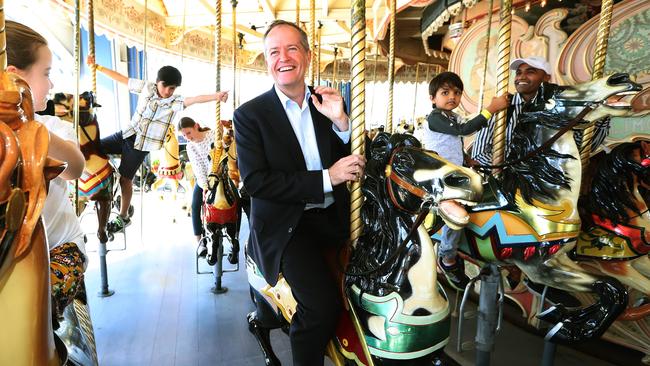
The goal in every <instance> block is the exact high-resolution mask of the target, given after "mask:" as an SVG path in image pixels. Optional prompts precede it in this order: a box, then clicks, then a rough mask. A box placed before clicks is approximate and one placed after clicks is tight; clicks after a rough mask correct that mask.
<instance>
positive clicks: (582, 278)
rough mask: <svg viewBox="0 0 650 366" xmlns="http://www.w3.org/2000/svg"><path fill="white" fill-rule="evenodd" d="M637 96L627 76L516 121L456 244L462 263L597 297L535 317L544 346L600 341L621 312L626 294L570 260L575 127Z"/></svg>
mask: <svg viewBox="0 0 650 366" xmlns="http://www.w3.org/2000/svg"><path fill="white" fill-rule="evenodd" d="M639 90H641V86H640V85H639V84H636V83H635V82H633V81H631V80H630V79H629V77H628V75H626V74H615V75H612V76H610V77H607V78H603V79H599V80H595V81H593V82H590V83H586V84H581V85H576V86H563V87H559V88H557V89H556V90H554V92H553V93H552V96H551V97H550V98H549V99H548V100H547V101H546V105H545V106H543V108H541V109H540V110H538V111H532V112H528V113H523V114H522V115H521V117H520V120H519V124H518V125H517V128H516V130H515V135H514V138H513V141H512V144H511V153H510V154H509V156H508V158H507V160H506V163H504V164H503V165H502V166H500V167H499V168H501V169H502V173H501V176H500V177H499V178H498V179H495V178H494V177H492V176H488V179H487V183H486V186H485V190H484V196H483V197H482V198H481V200H480V201H479V202H480V203H479V204H478V205H476V206H474V207H471V208H470V209H469V210H468V211H470V223H469V224H468V225H467V227H466V228H465V229H464V231H465V235H464V239H463V240H462V242H461V244H460V250H461V251H463V252H465V253H466V254H467V255H468V256H470V257H472V258H474V259H476V260H478V261H479V262H496V263H499V264H510V265H515V266H517V267H518V268H519V269H521V271H522V272H523V273H524V274H525V275H526V276H527V277H528V278H529V279H530V280H531V281H533V282H534V283H539V284H543V285H548V286H550V287H554V288H557V289H560V290H564V291H568V292H592V293H594V294H595V295H596V297H597V299H596V302H595V303H594V304H592V305H589V306H586V307H584V308H577V309H567V308H565V307H563V306H562V305H557V306H552V307H551V308H549V309H547V310H546V311H544V312H543V313H541V314H539V316H538V317H539V318H540V319H542V320H545V321H548V322H550V323H552V324H554V326H553V327H552V328H551V330H550V331H549V333H548V335H547V337H548V338H549V339H552V340H555V341H566V342H572V341H583V340H588V339H591V338H595V337H599V336H600V335H602V333H603V332H604V331H605V330H606V329H607V328H608V327H609V325H611V323H612V322H613V321H614V320H615V319H616V318H617V317H618V316H619V315H620V314H621V313H622V312H623V310H624V309H625V307H626V304H627V292H626V290H625V288H624V287H623V286H622V285H621V283H620V282H619V281H618V280H616V279H615V278H613V277H610V276H607V275H594V274H593V273H589V272H588V271H586V270H585V269H584V268H582V267H581V266H580V265H579V264H578V263H576V262H575V261H573V260H572V259H571V258H570V257H569V253H570V252H571V251H572V249H573V248H574V247H575V244H576V240H577V238H578V235H579V234H580V228H581V220H580V215H579V212H578V196H579V192H580V187H581V177H582V168H581V163H580V159H579V151H578V147H577V144H576V141H575V139H574V133H573V128H574V127H575V128H576V129H579V128H584V126H585V122H588V121H594V120H596V119H599V118H603V117H605V116H607V115H623V114H626V113H629V109H627V110H626V109H625V108H618V107H610V106H608V105H607V104H606V102H605V101H606V100H607V99H608V98H609V97H611V96H615V95H623V94H628V93H635V92H638V91H639ZM434 238H436V239H438V238H439V237H438V236H437V235H434Z"/></svg>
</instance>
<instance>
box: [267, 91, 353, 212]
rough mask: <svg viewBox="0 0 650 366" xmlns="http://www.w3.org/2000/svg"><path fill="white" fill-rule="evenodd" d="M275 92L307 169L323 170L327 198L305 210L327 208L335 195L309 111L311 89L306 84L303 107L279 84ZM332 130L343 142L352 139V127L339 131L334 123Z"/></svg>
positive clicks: (308, 206)
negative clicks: (321, 157)
mask: <svg viewBox="0 0 650 366" xmlns="http://www.w3.org/2000/svg"><path fill="white" fill-rule="evenodd" d="M274 89H275V93H276V94H277V95H278V98H280V102H281V103H282V107H283V108H284V111H285V113H286V114H287V118H289V122H290V123H291V128H293V132H294V133H295V134H296V138H297V139H298V143H299V144H300V149H301V150H302V155H303V156H304V158H305V164H306V165H307V170H309V171H314V170H321V171H322V172H323V192H324V193H325V200H324V201H323V203H319V204H311V203H308V204H307V205H306V206H305V210H309V209H312V208H325V207H328V206H329V205H331V204H332V203H334V195H333V194H332V191H333V190H334V189H333V188H332V182H331V180H330V175H329V170H328V169H323V163H322V162H321V160H320V152H319V151H318V142H317V141H316V131H315V130H314V123H313V121H312V119H311V112H310V111H309V99H310V98H311V91H310V90H309V88H308V87H307V86H305V90H306V92H305V99H303V101H302V107H301V106H298V103H296V102H294V101H293V100H291V99H290V98H289V97H287V96H286V95H285V94H284V93H283V92H282V91H281V90H280V89H278V87H277V86H274ZM332 130H334V132H335V133H336V134H337V135H338V137H339V138H340V139H341V141H343V143H346V144H347V143H348V141H350V128H348V130H347V131H339V129H338V128H337V127H336V125H335V124H332Z"/></svg>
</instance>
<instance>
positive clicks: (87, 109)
mask: <svg viewBox="0 0 650 366" xmlns="http://www.w3.org/2000/svg"><path fill="white" fill-rule="evenodd" d="M53 100H54V114H55V115H56V116H57V117H59V118H61V119H62V120H65V121H68V122H73V121H74V95H72V94H67V93H56V94H54V99H53ZM98 107H101V105H99V103H97V99H96V98H95V93H93V92H92V91H85V92H83V93H81V94H80V95H79V125H81V126H87V125H89V124H91V123H93V122H94V123H97V119H96V117H95V113H94V109H95V108H98Z"/></svg>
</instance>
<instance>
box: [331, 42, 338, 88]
mask: <svg viewBox="0 0 650 366" xmlns="http://www.w3.org/2000/svg"><path fill="white" fill-rule="evenodd" d="M338 54H339V49H338V47H334V63H332V88H334V89H338V85H337V84H336V76H337V75H336V74H337V71H338V70H337V67H336V66H337V64H336V56H338Z"/></svg>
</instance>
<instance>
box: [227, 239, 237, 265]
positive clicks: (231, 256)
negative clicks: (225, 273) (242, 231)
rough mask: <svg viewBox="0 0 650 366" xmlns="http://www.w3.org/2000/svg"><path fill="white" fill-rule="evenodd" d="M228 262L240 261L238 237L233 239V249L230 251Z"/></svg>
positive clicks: (235, 262)
mask: <svg viewBox="0 0 650 366" xmlns="http://www.w3.org/2000/svg"><path fill="white" fill-rule="evenodd" d="M228 262H230V264H237V263H239V240H237V239H233V240H232V251H231V252H230V253H228Z"/></svg>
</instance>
